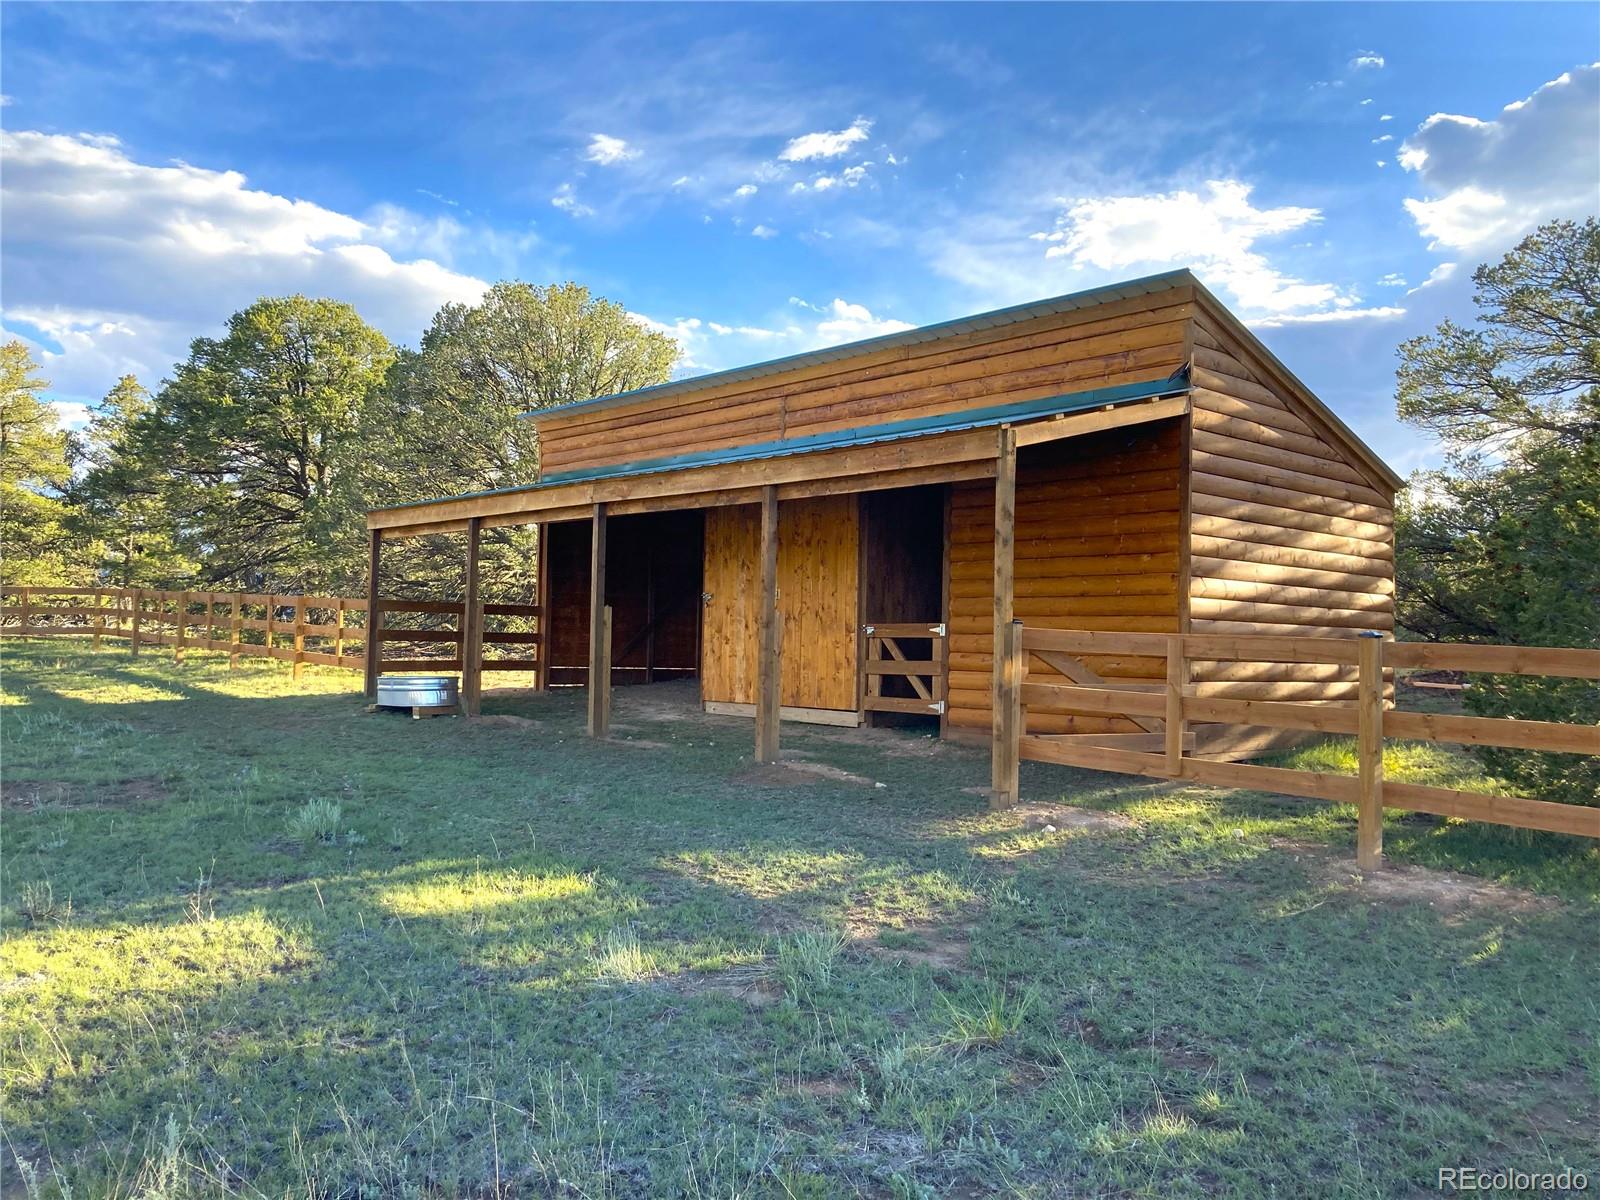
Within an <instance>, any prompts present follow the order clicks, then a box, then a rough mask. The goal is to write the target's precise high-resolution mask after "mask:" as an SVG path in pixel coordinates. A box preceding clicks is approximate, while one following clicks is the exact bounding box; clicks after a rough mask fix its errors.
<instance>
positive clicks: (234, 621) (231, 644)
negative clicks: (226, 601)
mask: <svg viewBox="0 0 1600 1200" xmlns="http://www.w3.org/2000/svg"><path fill="white" fill-rule="evenodd" d="M243 609H244V593H243V592H235V593H234V594H233V616H232V618H231V619H230V620H229V621H228V670H230V671H237V670H238V669H239V643H240V642H241V641H243V640H244V639H243V637H242V634H243V633H244V614H243Z"/></svg>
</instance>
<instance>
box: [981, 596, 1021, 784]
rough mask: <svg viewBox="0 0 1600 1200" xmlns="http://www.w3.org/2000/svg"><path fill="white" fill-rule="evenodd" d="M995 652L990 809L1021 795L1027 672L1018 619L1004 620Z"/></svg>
mask: <svg viewBox="0 0 1600 1200" xmlns="http://www.w3.org/2000/svg"><path fill="white" fill-rule="evenodd" d="M998 645H999V650H998V651H997V652H996V657H997V660H998V661H999V663H1000V676H1001V684H1000V687H999V688H998V689H997V691H996V692H995V723H996V725H997V726H998V730H997V732H996V735H995V753H994V757H993V762H992V764H991V766H992V768H993V776H994V778H993V780H992V786H991V791H990V797H989V807H990V808H1010V807H1011V806H1012V805H1013V804H1015V803H1016V802H1017V800H1018V798H1019V797H1020V795H1021V792H1022V789H1021V786H1020V783H1019V780H1020V777H1021V767H1022V755H1021V749H1022V744H1021V738H1022V730H1023V722H1024V717H1023V709H1022V679H1023V676H1024V674H1026V672H1027V668H1028V659H1027V654H1026V653H1025V652H1024V651H1023V649H1022V622H1021V621H1008V622H1006V624H1005V626H1004V627H1003V628H1002V629H1001V632H1000V637H999V639H998Z"/></svg>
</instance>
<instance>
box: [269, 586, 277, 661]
mask: <svg viewBox="0 0 1600 1200" xmlns="http://www.w3.org/2000/svg"><path fill="white" fill-rule="evenodd" d="M277 632H278V598H277V597H276V596H274V595H273V594H272V593H270V592H268V593H267V657H268V658H271V657H273V654H272V642H273V637H274V635H275V634H276V633H277Z"/></svg>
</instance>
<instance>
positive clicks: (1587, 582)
mask: <svg viewBox="0 0 1600 1200" xmlns="http://www.w3.org/2000/svg"><path fill="white" fill-rule="evenodd" d="M1473 281H1474V284H1475V285H1476V294H1475V300H1476V302H1477V305H1478V309H1479V318H1478V323H1477V325H1476V326H1474V327H1464V326H1461V325H1458V324H1456V323H1455V322H1451V321H1446V322H1444V323H1443V324H1441V325H1440V326H1439V328H1438V330H1437V331H1436V332H1435V333H1434V334H1432V335H1430V336H1427V337H1421V338H1416V339H1413V340H1412V341H1409V342H1407V343H1405V345H1403V346H1402V347H1401V348H1400V368H1399V373H1398V374H1399V392H1398V406H1399V412H1400V415H1401V417H1402V418H1403V419H1404V420H1407V421H1409V422H1411V423H1412V424H1414V425H1416V426H1418V427H1419V428H1422V429H1425V430H1427V431H1429V432H1431V433H1433V434H1435V435H1436V436H1438V437H1439V438H1440V440H1441V441H1442V443H1443V445H1444V449H1445V452H1446V455H1447V462H1448V465H1447V466H1446V468H1445V469H1443V470H1439V471H1432V472H1425V473H1423V474H1421V475H1419V476H1418V477H1416V478H1415V479H1414V480H1413V481H1412V488H1411V492H1412V495H1411V496H1410V497H1408V498H1406V499H1405V500H1404V502H1403V503H1402V505H1401V508H1400V512H1399V514H1398V528H1397V531H1396V532H1397V537H1396V542H1397V554H1396V564H1395V566H1396V574H1397V577H1398V578H1397V597H1398V602H1399V610H1400V621H1401V624H1402V625H1403V626H1404V627H1405V628H1406V629H1407V630H1409V631H1411V632H1412V633H1414V634H1416V635H1417V636H1420V637H1423V638H1427V639H1433V640H1467V641H1485V642H1503V643H1508V644H1512V645H1524V646H1541V645H1542V646H1600V553H1596V550H1597V548H1600V225H1597V223H1596V222H1595V221H1594V220H1592V219H1591V220H1589V221H1585V222H1583V223H1581V224H1579V223H1574V222H1556V223H1553V224H1550V225H1546V226H1544V227H1543V228H1541V229H1539V230H1538V231H1536V232H1535V233H1534V234H1532V235H1531V236H1529V237H1528V238H1527V239H1525V240H1524V241H1523V242H1522V243H1521V244H1520V245H1518V246H1517V247H1516V249H1515V250H1513V251H1512V252H1511V253H1510V254H1508V255H1506V257H1505V258H1504V259H1503V260H1502V261H1501V262H1499V263H1496V264H1493V265H1486V266H1483V267H1480V268H1479V269H1478V270H1477V272H1476V273H1475V274H1474V276H1473ZM1467 703H1468V706H1469V708H1470V709H1471V710H1472V711H1474V712H1477V713H1480V714H1481V715H1485V716H1515V717H1524V718H1537V719H1544V720H1562V721H1575V722H1580V723H1588V722H1596V721H1600V689H1596V688H1595V686H1594V685H1593V684H1592V683H1587V682H1585V681H1582V680H1553V679H1543V678H1537V677H1521V676H1504V677H1487V678H1483V677H1479V678H1476V679H1475V681H1474V682H1473V683H1472V685H1471V686H1470V687H1469V689H1468V692H1467ZM1483 754H1484V757H1485V758H1486V759H1487V760H1488V761H1489V765H1490V767H1491V768H1492V769H1494V770H1495V771H1497V772H1498V773H1499V774H1501V775H1502V776H1503V777H1505V778H1507V779H1509V780H1512V781H1515V782H1518V783H1520V784H1522V785H1525V786H1526V787H1528V788H1529V789H1531V791H1532V794H1534V795H1540V796H1545V797H1547V798H1551V799H1555V798H1566V799H1571V800H1584V801H1587V802H1589V803H1594V802H1595V801H1596V798H1597V796H1600V760H1596V759H1592V758H1591V759H1587V760H1582V761H1581V762H1580V763H1579V764H1578V765H1574V764H1573V763H1572V762H1571V761H1570V760H1566V759H1564V758H1562V757H1558V756H1550V755H1542V754H1525V753H1521V752H1517V753H1512V752H1509V751H1502V750H1489V751H1484V752H1483Z"/></svg>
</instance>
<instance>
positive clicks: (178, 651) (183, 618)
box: [172, 592, 189, 663]
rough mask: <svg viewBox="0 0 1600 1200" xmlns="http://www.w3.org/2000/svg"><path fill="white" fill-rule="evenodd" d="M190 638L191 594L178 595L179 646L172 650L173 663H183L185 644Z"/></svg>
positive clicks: (182, 593) (180, 593) (181, 593)
mask: <svg viewBox="0 0 1600 1200" xmlns="http://www.w3.org/2000/svg"><path fill="white" fill-rule="evenodd" d="M188 637H189V593H188V592H179V593H178V612H177V645H176V646H174V647H173V650H172V661H173V662H180V663H181V662H182V661H183V651H184V644H185V643H186V642H187V641H188Z"/></svg>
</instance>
